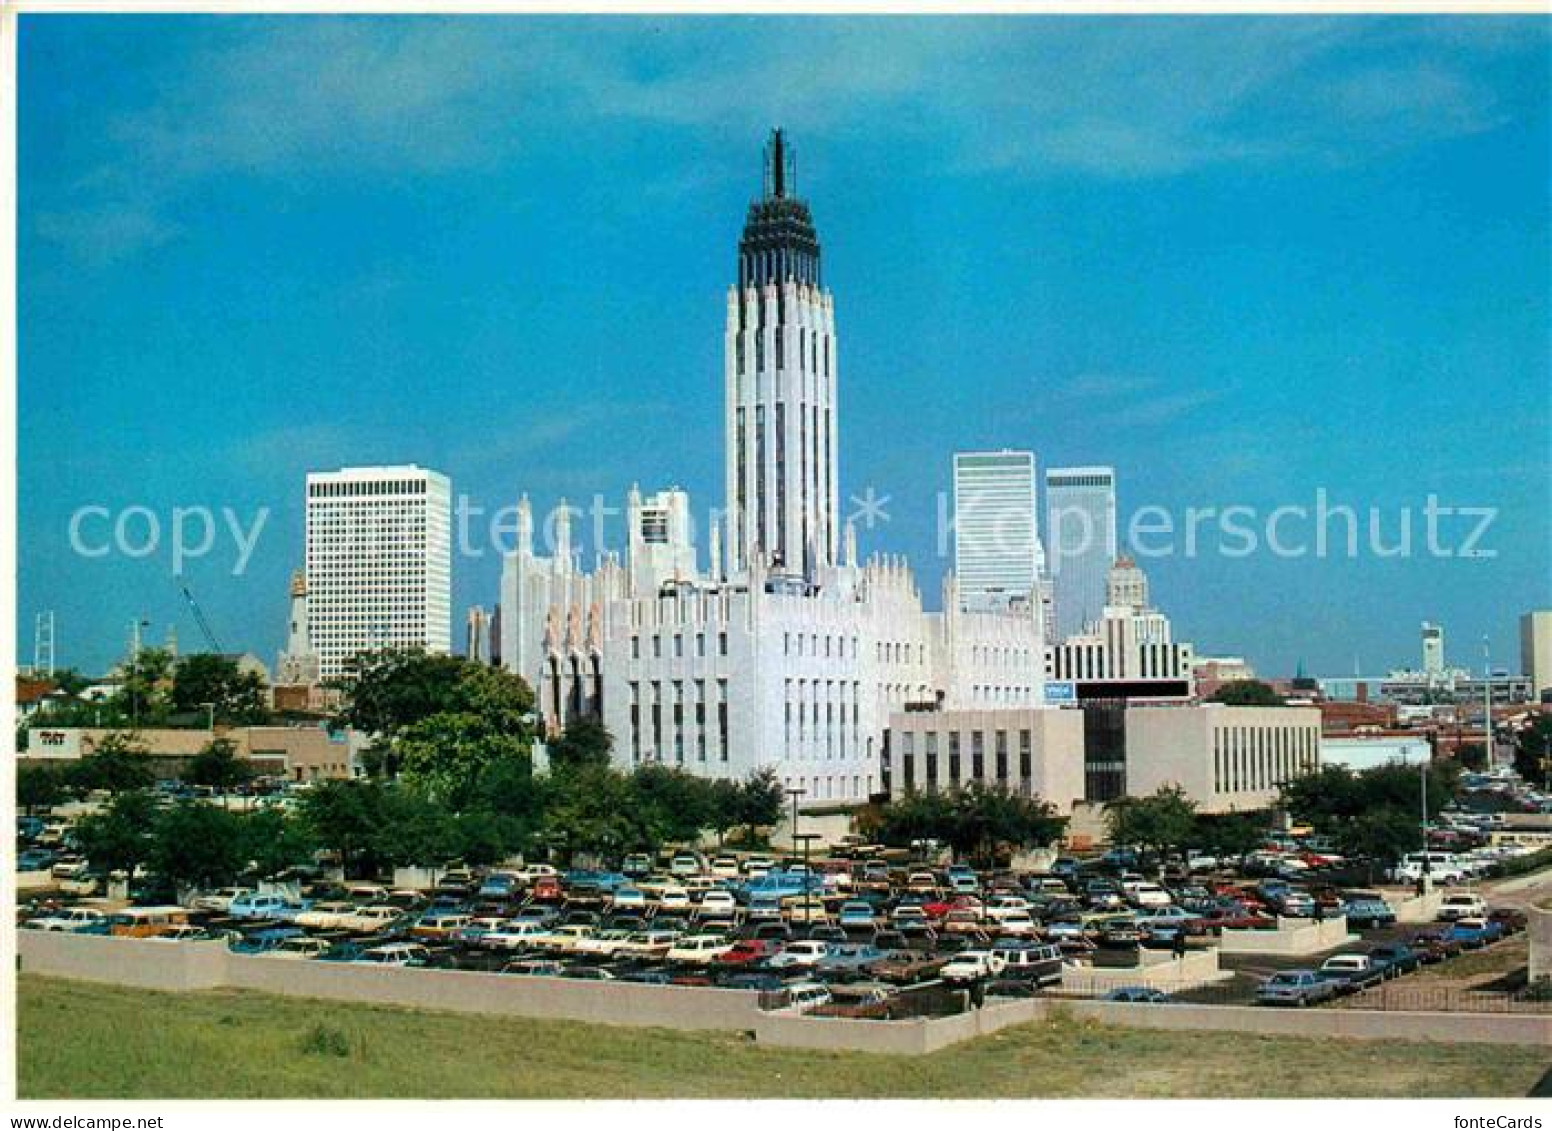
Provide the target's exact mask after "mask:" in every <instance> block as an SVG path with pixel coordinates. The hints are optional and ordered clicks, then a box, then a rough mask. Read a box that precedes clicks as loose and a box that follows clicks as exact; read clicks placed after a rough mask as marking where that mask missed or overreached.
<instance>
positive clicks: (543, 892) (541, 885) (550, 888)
mask: <svg viewBox="0 0 1552 1131" xmlns="http://www.w3.org/2000/svg"><path fill="white" fill-rule="evenodd" d="M565 895H566V893H565V892H564V891H562V890H561V886H560V879H559V878H558V877H556V876H540V877H539V878H538V879H536V880H535V881H534V885H533V892H532V896H533V898H534V899H537V900H541V901H543V902H545V903H558V902H560V901H561V900H562V899H564V898H565Z"/></svg>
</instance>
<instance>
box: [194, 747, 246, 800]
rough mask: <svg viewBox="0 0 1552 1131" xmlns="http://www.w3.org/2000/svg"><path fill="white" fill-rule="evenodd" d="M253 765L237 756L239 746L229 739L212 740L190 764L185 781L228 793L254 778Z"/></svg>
mask: <svg viewBox="0 0 1552 1131" xmlns="http://www.w3.org/2000/svg"><path fill="white" fill-rule="evenodd" d="M253 776H254V771H253V765H252V764H251V763H250V762H248V761H247V760H245V759H243V758H239V757H238V756H237V744H236V743H235V742H233V741H232V740H231V739H229V738H212V739H211V740H210V741H209V742H207V743H205V745H204V748H203V749H202V750H200V752H199V753H198V754H196V755H195V756H194V758H193V760H192V761H191V762H190V763H189V768H188V771H187V772H186V773H185V775H184V777H185V780H187V781H189V782H190V783H192V784H194V785H205V786H209V787H211V788H212V789H214V790H216V791H217V792H219V793H227V792H229V791H231V790H232V789H233V788H235V787H237V786H239V785H242V784H243V782H246V781H249V780H251V779H252V778H253Z"/></svg>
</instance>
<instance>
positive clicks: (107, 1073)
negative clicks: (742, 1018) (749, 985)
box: [17, 975, 1552, 1099]
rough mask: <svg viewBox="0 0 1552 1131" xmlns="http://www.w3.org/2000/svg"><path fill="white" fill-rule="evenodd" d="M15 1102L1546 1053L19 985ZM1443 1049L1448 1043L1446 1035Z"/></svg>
mask: <svg viewBox="0 0 1552 1131" xmlns="http://www.w3.org/2000/svg"><path fill="white" fill-rule="evenodd" d="M18 1015H19V1029H20V1031H19V1034H18V1042H17V1046H18V1047H17V1060H18V1080H19V1084H18V1086H19V1090H20V1093H21V1096H22V1097H23V1098H28V1099H43V1098H171V1097H178V1098H201V1099H207V1098H208V1099H220V1098H259V1097H266V1098H282V1097H287V1098H307V1097H318V1098H324V1097H332V1098H536V1099H537V1098H545V1099H575V1098H602V1099H634V1098H669V1097H683V1098H690V1097H696V1098H699V1097H727V1098H743V1097H748V1098H756V1097H762V1098H786V1097H793V1098H825V1097H875V1098H883V1097H910V1098H1020V1097H1042V1096H1090V1097H1117V1096H1187V1097H1218V1096H1242V1097H1256V1096H1264V1097H1282V1096H1524V1095H1526V1094H1527V1093H1528V1092H1529V1091H1530V1089H1531V1088H1532V1086H1534V1084H1535V1083H1536V1081H1537V1079H1538V1078H1539V1077H1540V1076H1541V1074H1542V1073H1543V1072H1545V1071H1546V1069H1547V1067H1548V1062H1549V1060H1552V1056H1549V1054H1548V1053H1547V1051H1546V1050H1540V1049H1535V1048H1506V1047H1495V1048H1484V1047H1482V1046H1473V1045H1455V1046H1452V1045H1433V1044H1401V1043H1390V1042H1360V1041H1334V1040H1333V1041H1303V1040H1296V1039H1290V1038H1272V1037H1252V1036H1244V1035H1241V1034H1232V1033H1190V1034H1186V1033H1170V1032H1162V1031H1152V1030H1131V1029H1116V1028H1109V1027H1104V1026H1097V1025H1087V1024H1079V1023H1076V1022H1073V1021H1070V1020H1057V1021H1052V1022H1048V1023H1042V1024H1037V1025H1029V1026H1023V1027H1020V1028H1016V1029H1008V1030H1004V1031H1003V1032H1001V1033H998V1034H995V1035H993V1036H990V1037H985V1038H982V1039H980V1040H977V1041H973V1042H969V1043H966V1044H964V1045H959V1046H956V1047H954V1048H951V1049H946V1050H944V1051H942V1052H939V1053H935V1054H933V1055H931V1056H928V1057H920V1058H908V1057H893V1056H872V1055H864V1054H857V1053H809V1052H803V1051H795V1050H784V1049H770V1048H760V1047H757V1046H755V1045H754V1044H753V1043H752V1042H751V1041H749V1040H747V1039H745V1038H744V1037H741V1036H739V1035H737V1034H733V1033H726V1034H722V1033H715V1034H712V1033H678V1032H670V1031H666V1030H660V1029H625V1028H614V1027H610V1026H599V1025H582V1024H573V1023H570V1022H555V1021H529V1020H520V1019H506V1018H493V1017H491V1018H487V1017H474V1016H469V1015H466V1014H451V1013H424V1012H412V1011H409V1010H403V1009H394V1008H388V1007H381V1006H368V1005H341V1004H338V1003H333V1002H327V1003H326V1002H319V1001H308V1000H301V999H295V998H283V997H270V996H266V995H262V994H254V993H246V992H237V991H218V992H208V993H190V994H166V993H153V992H149V991H144V990H129V989H120V988H117V987H107V986H95V985H89V984H86V983H81V982H66V981H59V980H55V979H47V978H40V977H36V976H31V975H24V976H23V977H22V978H21V979H20V992H19V1000H18ZM1442 1035H1444V1034H1441V1036H1442Z"/></svg>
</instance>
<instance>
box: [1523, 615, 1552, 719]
mask: <svg viewBox="0 0 1552 1131" xmlns="http://www.w3.org/2000/svg"><path fill="white" fill-rule="evenodd" d="M1520 671H1521V672H1523V673H1524V675H1525V678H1526V679H1527V680H1529V681H1530V695H1531V698H1532V699H1536V700H1546V699H1548V698H1552V609H1536V610H1535V611H1533V612H1529V613H1526V614H1525V615H1524V616H1522V617H1520Z"/></svg>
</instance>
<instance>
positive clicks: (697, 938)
mask: <svg viewBox="0 0 1552 1131" xmlns="http://www.w3.org/2000/svg"><path fill="white" fill-rule="evenodd" d="M732 949H733V944H732V943H731V942H730V941H729V940H728V939H726V938H724V937H723V936H722V935H687V936H685V937H684V938H681V939H678V940H677V941H676V942H675V943H674V945H673V946H671V947H669V948H668V954H667V955H666V956H665V957H666V958H667V959H668V961H669V962H688V963H692V964H694V965H702V964H704V963H707V962H710V961H712V960H713V959H715V958H718V957H720V956H721V955H724V954H726V953H727V952H728V951H730V950H732Z"/></svg>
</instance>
